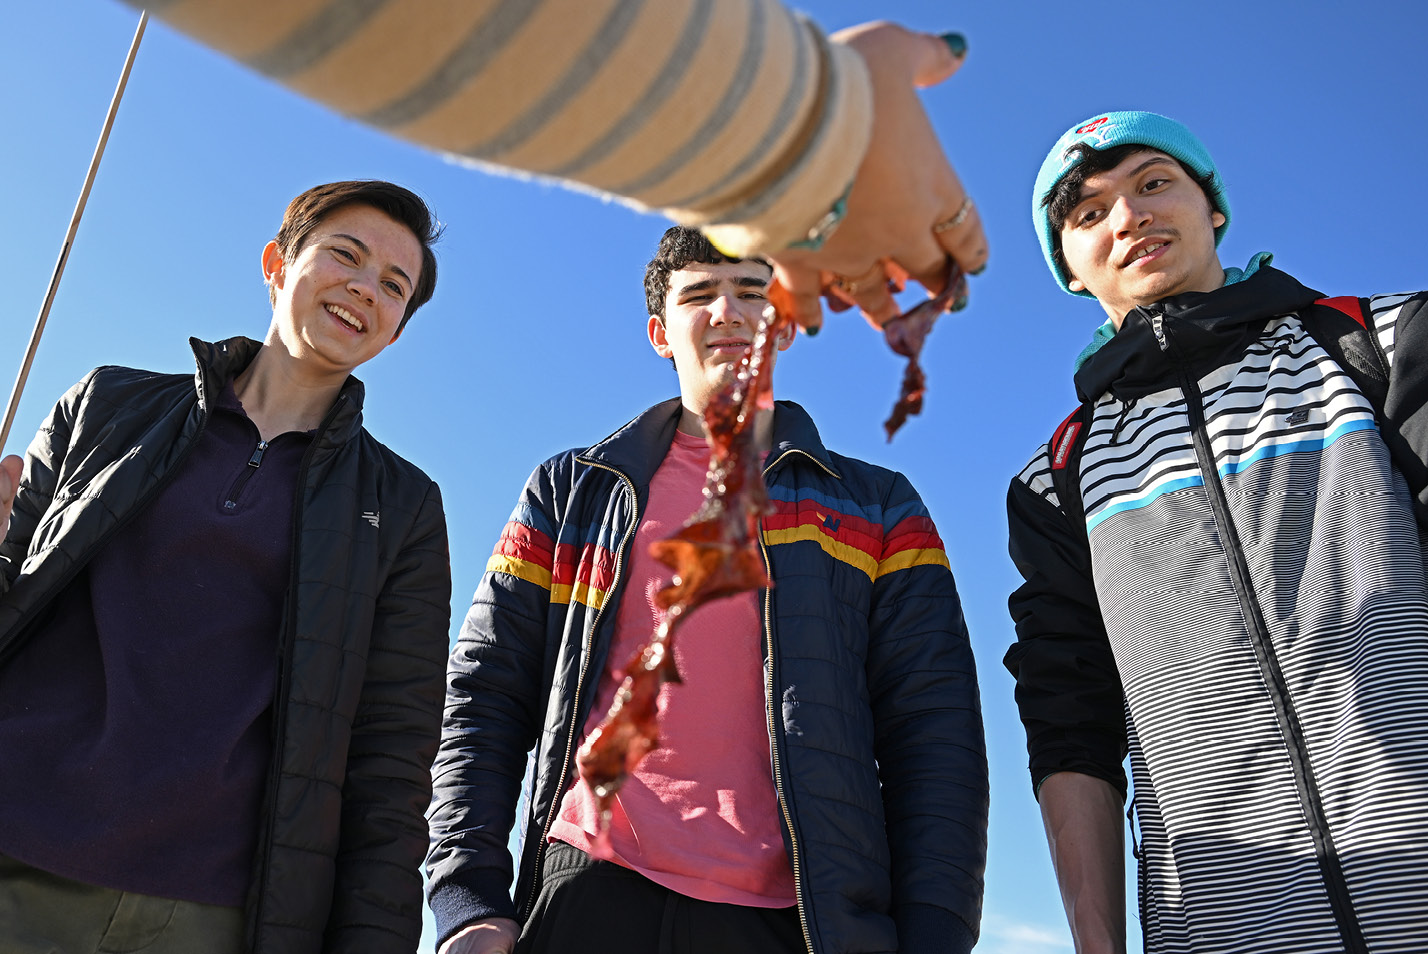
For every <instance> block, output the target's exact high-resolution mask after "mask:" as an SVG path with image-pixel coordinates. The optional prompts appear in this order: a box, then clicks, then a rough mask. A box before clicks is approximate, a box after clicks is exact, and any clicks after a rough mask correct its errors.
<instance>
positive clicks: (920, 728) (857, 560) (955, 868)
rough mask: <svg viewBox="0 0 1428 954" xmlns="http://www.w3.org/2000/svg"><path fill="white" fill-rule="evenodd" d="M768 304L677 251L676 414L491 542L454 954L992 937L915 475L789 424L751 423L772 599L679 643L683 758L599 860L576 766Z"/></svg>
mask: <svg viewBox="0 0 1428 954" xmlns="http://www.w3.org/2000/svg"><path fill="white" fill-rule="evenodd" d="M770 278H771V271H770V268H769V266H768V264H767V263H765V262H763V261H762V260H758V259H744V260H739V259H730V258H727V257H725V256H723V255H722V254H720V253H719V252H718V251H716V250H715V249H714V248H713V246H712V245H710V244H709V242H708V240H707V239H705V238H704V237H703V236H702V235H701V234H700V233H698V232H697V231H694V230H691V229H686V228H680V227H676V228H672V229H670V230H669V231H668V232H666V233H665V236H664V238H663V239H662V240H661V242H660V246H659V250H658V252H657V254H656V257H655V259H654V260H653V261H652V262H650V264H649V266H648V268H647V269H646V273H645V291H646V298H647V303H648V306H649V313H650V317H649V324H648V334H649V341H650V344H651V345H652V346H653V348H654V350H655V352H656V353H657V354H659V355H660V356H662V357H665V358H669V359H672V361H673V363H674V366H675V370H676V372H677V373H678V376H679V386H680V396H679V397H678V398H675V399H672V400H670V401H666V402H665V403H663V404H659V405H656V406H655V407H653V408H651V409H649V410H647V411H645V412H644V413H642V414H640V415H639V416H638V417H636V418H635V419H634V420H633V421H630V422H629V423H628V424H626V425H624V426H623V427H621V428H620V429H619V430H617V431H616V432H615V433H614V434H612V435H610V436H609V437H606V438H605V439H603V440H601V441H600V442H598V443H596V444H594V445H592V446H591V447H589V448H585V449H583V450H578V451H571V452H567V453H565V454H561V455H558V456H556V457H554V458H552V459H551V460H549V461H547V462H546V463H545V464H542V465H541V466H540V467H539V468H537V470H536V472H535V473H534V474H533V475H532V477H531V479H530V481H529V482H528V483H527V485H526V488H525V490H524V492H523V493H522V495H521V497H520V500H519V502H518V503H517V505H516V508H515V511H514V512H513V513H512V515H511V519H510V522H509V523H508V524H507V525H506V529H505V531H504V532H503V533H502V535H501V538H500V540H499V541H498V542H497V544H496V547H495V552H494V553H493V555H492V557H491V560H490V562H489V564H488V565H487V572H486V575H485V577H484V579H483V580H482V582H481V585H480V587H479V589H478V590H477V593H476V597H475V600H474V602H473V605H472V607H471V610H470V611H469V613H468V615H467V618H466V623H465V625H464V627H463V629H462V633H461V638H460V642H459V643H458V645H457V647H456V651H455V652H454V653H453V655H452V658H451V665H450V670H449V675H448V679H449V689H448V698H447V718H446V725H445V729H444V733H443V740H442V748H441V753H440V755H439V756H438V759H437V763H436V767H435V769H434V773H435V787H436V799H435V805H434V808H433V811H432V848H431V853H430V855H429V857H428V868H429V872H430V875H431V889H430V900H431V905H432V909H433V911H434V913H435V915H436V920H437V927H438V933H439V935H440V940H441V942H442V948H441V950H442V951H443V954H469V952H483V954H485V952H502V954H506V952H511V951H513V950H515V951H520V952H522V954H525V952H531V954H545V952H564V951H573V950H580V951H583V952H591V954H599V952H602V951H612V952H613V951H619V952H621V954H628V952H661V954H664V952H668V954H703V952H709V954H715V952H721V954H722V952H728V951H741V952H746V951H747V952H792V951H809V952H811V954H845V952H849V954H851V952H890V951H901V952H919V951H932V950H936V951H939V952H946V951H954V952H965V951H967V950H969V949H970V948H971V946H972V944H973V943H974V942H975V940H976V937H977V928H978V921H979V917H980V909H981V895H982V869H983V863H984V859H985V852H986V812H987V779H986V760H985V754H984V747H983V737H982V725H981V716H980V710H979V703H978V698H977V684H976V675H975V672H974V668H973V662H972V654H971V650H970V647H969V644H968V639H967V633H966V627H965V625H964V623H963V619H962V613H961V607H960V603H959V601H958V598H957V592H956V588H955V586H954V584H953V580H952V574H951V572H950V570H949V568H948V562H947V556H946V554H945V552H944V551H943V547H942V542H941V540H940V539H939V538H938V536H937V532H936V529H935V527H934V526H933V524H932V521H931V519H930V518H929V516H928V514H927V510H926V508H925V507H924V506H923V504H922V501H921V500H920V499H919V498H918V496H917V494H916V492H915V491H914V490H913V489H912V487H911V486H910V485H909V484H908V482H907V480H906V478H904V477H903V476H902V475H900V474H897V473H894V472H892V471H889V470H885V469H883V468H880V467H875V466H873V465H870V464H867V463H864V462H862V461H858V460H854V459H852V458H848V457H844V456H841V455H839V454H835V453H833V452H831V451H828V450H827V449H825V448H824V447H823V444H822V442H821V441H820V440H819V437H818V432H817V430H816V428H815V427H814V425H813V422H812V420H811V419H810V418H809V417H808V414H807V413H806V412H805V411H804V410H803V409H802V408H800V407H799V406H798V405H796V404H793V403H791V402H783V401H781V402H778V403H777V405H776V408H775V409H774V410H772V411H766V412H763V413H762V416H761V418H760V419H759V420H758V421H757V422H756V428H757V429H758V431H759V432H760V436H761V437H762V441H761V446H767V447H770V448H771V449H772V450H771V452H770V453H769V455H768V457H767V459H766V462H765V480H766V482H767V484H768V488H769V496H770V499H771V500H772V502H773V505H774V508H775V510H774V513H773V514H771V515H770V516H768V517H766V518H765V519H764V521H763V532H762V549H763V552H764V554H765V559H766V561H767V566H768V569H769V572H770V576H771V577H772V579H773V580H774V581H775V584H776V585H775V586H774V587H773V588H771V589H769V590H765V591H759V592H749V593H744V594H740V595H737V596H733V597H729V598H726V599H722V600H719V601H716V602H714V603H711V604H709V605H708V606H705V607H703V608H701V609H700V610H699V611H698V612H697V613H695V614H693V615H692V616H691V617H690V618H689V619H688V620H687V621H686V622H685V623H684V624H683V625H682V627H681V630H680V637H679V641H678V643H677V644H676V648H675V657H676V661H677V664H678V667H679V671H680V673H681V674H682V676H683V680H684V681H683V683H681V684H678V685H666V686H665V687H664V688H663V689H661V690H660V698H659V708H660V717H661V736H660V747H659V748H658V749H656V750H654V751H653V752H652V753H650V754H649V755H648V756H647V757H646V758H645V759H644V761H643V762H641V763H640V765H639V767H638V768H637V769H636V771H635V772H634V773H633V775H632V776H631V778H630V779H629V780H628V781H627V782H626V783H625V785H624V787H623V788H621V789H620V791H619V793H618V795H617V796H616V798H615V801H614V804H613V807H612V823H611V847H612V849H613V858H612V860H609V861H602V860H596V859H595V858H593V857H592V855H591V852H592V849H593V846H594V841H595V836H596V832H597V818H598V811H597V808H596V806H595V802H594V797H593V795H592V793H591V792H590V790H589V788H588V786H587V785H586V784H585V783H584V782H583V781H581V780H580V779H579V777H578V774H577V772H576V771H575V765H574V752H575V750H576V749H577V748H578V747H579V745H580V743H581V742H582V741H583V739H584V738H585V737H586V735H588V734H589V732H590V731H591V730H592V729H593V728H594V727H595V726H596V725H597V724H598V723H599V721H600V720H601V718H602V717H603V715H604V713H605V712H606V710H607V709H608V708H609V705H610V701H611V699H612V697H613V695H614V693H615V690H616V688H617V687H618V685H619V682H620V680H621V678H622V676H623V673H621V672H620V671H619V667H621V666H622V665H624V663H625V661H626V660H627V659H629V658H630V656H631V655H632V653H633V652H634V651H635V649H636V647H638V646H639V645H640V644H641V643H642V642H643V641H644V640H646V639H647V638H648V636H649V635H650V633H651V632H652V631H653V629H654V627H655V625H656V624H657V623H658V622H659V611H658V610H656V609H655V607H654V603H653V600H652V597H653V594H654V593H655V592H656V591H657V590H658V589H660V588H661V587H663V586H664V585H665V584H666V583H667V581H668V577H669V571H668V569H667V568H666V567H664V566H663V565H662V564H660V563H658V562H657V561H655V560H654V559H653V558H652V557H650V556H649V555H648V548H649V544H650V543H651V542H654V541H656V540H660V539H663V538H664V537H667V536H669V535H671V534H672V533H674V532H675V531H676V530H678V529H679V527H680V526H681V525H682V524H683V523H684V521H685V520H686V519H687V518H688V517H689V516H690V515H691V514H692V513H693V512H694V511H695V510H696V509H697V508H698V506H699V504H700V502H701V492H702V489H703V486H704V474H705V468H706V464H707V461H708V449H707V447H706V445H705V441H704V434H703V422H702V417H701V415H702V412H703V410H704V407H705V406H706V405H707V403H708V402H709V400H710V399H711V398H712V397H713V396H714V395H715V394H717V393H718V391H719V389H720V387H721V385H722V384H723V382H724V380H725V379H726V377H727V375H728V373H729V368H730V365H731V363H732V362H734V361H736V360H737V359H738V357H739V356H740V354H741V353H742V352H743V350H744V349H745V348H746V347H747V346H748V344H749V342H750V341H751V340H752V338H753V335H754V328H755V324H756V322H757V320H758V317H759V315H760V313H761V312H762V311H763V309H764V308H765V307H766V306H767V299H766V292H767V286H768V283H769V281H770ZM792 343H793V333H792V332H789V333H788V334H787V336H786V337H785V338H784V339H782V340H781V341H779V350H780V351H783V350H786V349H787V348H788V347H789V346H790V345H791V344H792ZM528 754H529V755H530V757H531V758H532V759H533V760H534V761H533V763H532V764H533V769H532V770H531V771H527V763H528ZM523 776H524V777H525V779H526V790H525V792H524V798H522V794H523V793H522V791H521V788H522V778H523ZM518 804H520V805H523V806H524V807H525V813H526V814H525V818H524V820H523V828H524V832H525V835H526V837H525V839H524V850H523V851H522V859H521V864H520V871H519V877H518V879H517V880H516V884H515V896H514V902H513V901H512V896H511V879H512V873H513V872H512V860H511V857H510V855H509V853H508V851H507V848H506V842H507V834H508V832H509V831H510V829H511V827H512V824H513V823H514V821H515V814H516V809H517V806H518Z"/></svg>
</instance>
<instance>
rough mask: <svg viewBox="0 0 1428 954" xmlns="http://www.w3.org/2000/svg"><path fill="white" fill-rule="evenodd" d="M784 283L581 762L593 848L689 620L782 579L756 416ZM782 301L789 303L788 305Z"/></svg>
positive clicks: (765, 393) (739, 376) (654, 719)
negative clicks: (591, 800)
mask: <svg viewBox="0 0 1428 954" xmlns="http://www.w3.org/2000/svg"><path fill="white" fill-rule="evenodd" d="M781 292H782V289H779V288H778V287H777V284H776V283H775V285H774V286H773V287H771V288H770V290H769V298H770V301H772V302H773V303H774V307H773V308H771V309H768V310H766V311H765V313H764V316H763V318H762V319H761V320H760V322H759V325H758V328H757V329H756V331H755V335H754V341H753V345H752V346H751V347H750V348H749V350H748V351H747V352H745V354H744V356H743V357H742V358H741V359H740V361H739V362H738V363H737V364H736V365H735V368H734V373H733V374H732V375H731V376H730V379H729V382H728V383H727V385H726V386H725V387H724V388H723V389H722V390H721V391H720V392H719V393H718V394H717V395H716V396H715V397H714V399H713V400H712V401H710V403H709V406H708V407H707V408H705V410H704V433H705V435H706V439H707V440H708V442H709V471H708V474H707V475H706V477H705V482H704V503H703V504H702V505H701V506H700V508H699V510H698V511H697V512H696V513H695V514H694V515H693V516H692V517H690V518H689V521H688V522H687V523H685V525H684V527H683V528H682V529H681V530H680V531H679V532H678V533H676V534H675V535H674V536H672V537H669V538H668V539H665V540H659V541H656V542H655V543H652V544H650V554H651V555H652V556H654V557H655V558H656V559H658V560H659V561H660V562H662V563H664V564H665V565H666V566H668V567H669V568H670V569H672V570H673V571H674V575H673V577H672V579H671V580H670V584H669V585H668V586H666V587H664V588H663V589H661V590H660V591H659V592H658V593H656V594H655V604H656V605H657V606H658V607H659V608H660V609H662V610H664V613H665V615H664V618H663V620H661V622H660V624H659V626H658V627H656V629H655V632H654V635H653V636H651V637H650V640H649V642H647V643H646V644H645V645H644V646H642V647H640V649H639V650H638V651H637V652H636V653H635V655H634V656H633V657H632V658H631V659H630V660H629V661H628V662H627V663H626V664H625V668H624V672H625V679H624V682H623V683H621V685H620V688H619V689H618V690H617V691H616V693H615V699H614V702H613V703H612V704H611V706H610V710H609V712H608V713H607V714H606V716H605V718H604V720H602V721H601V723H600V724H599V725H598V726H597V727H596V728H595V730H594V731H593V732H591V733H590V736H589V737H588V738H587V739H586V740H585V742H584V744H583V745H581V746H580V751H579V752H578V753H577V755H576V764H577V765H578V766H579V769H580V774H581V776H582V777H583V778H584V779H585V782H586V784H587V785H589V786H590V790H591V792H593V793H594V795H595V799H596V803H597V804H598V806H599V809H600V824H599V830H598V831H597V832H596V839H595V844H594V848H593V853H594V855H595V856H596V857H600V858H608V857H610V851H611V849H610V834H609V832H610V805H611V803H612V802H613V800H614V797H615V794H616V793H617V792H618V791H619V790H620V787H621V786H622V785H623V784H624V783H625V780H626V779H627V778H629V776H630V773H631V772H633V771H634V770H635V766H636V765H638V764H639V762H640V760H641V759H643V758H644V757H645V756H646V755H647V754H649V753H650V752H651V751H653V750H654V749H656V748H658V747H659V721H658V715H659V691H660V687H661V686H663V685H664V684H665V683H667V682H674V683H677V682H680V681H681V680H680V677H679V670H678V669H677V668H676V667H675V662H674V636H675V632H676V630H677V629H678V627H679V624H680V623H681V622H683V620H685V619H686V618H688V616H689V614H690V613H691V612H693V611H694V610H695V609H696V608H697V607H699V606H701V605H703V604H704V603H707V602H708V601H710V600H714V599H719V598H720V597H723V596H733V595H734V594H736V593H742V592H744V591H745V590H751V589H757V588H761V587H767V586H772V585H773V584H772V582H771V581H770V580H769V578H768V574H767V572H766V571H765V568H764V562H763V556H762V553H761V552H760V549H759V546H758V539H759V525H760V521H761V520H762V519H763V517H764V515H765V514H766V513H767V512H768V511H769V502H768V494H767V492H766V490H765V488H764V480H763V474H762V472H761V466H760V457H761V452H762V450H763V448H761V447H758V446H756V444H757V441H756V437H755V428H754V424H755V421H756V420H757V418H758V413H759V412H760V411H761V410H769V409H771V408H772V407H773V396H772V390H771V381H770V380H769V375H768V373H767V369H768V366H769V362H770V360H771V358H772V355H773V352H774V348H775V347H776V342H777V338H778V329H779V328H781V327H782V326H783V324H784V322H786V320H787V319H786V318H781V317H778V316H779V315H780V314H782V315H787V314H788V313H789V311H788V308H787V305H786V298H781V297H780V293H781ZM781 301H782V302H784V304H782V306H781V304H780V303H781Z"/></svg>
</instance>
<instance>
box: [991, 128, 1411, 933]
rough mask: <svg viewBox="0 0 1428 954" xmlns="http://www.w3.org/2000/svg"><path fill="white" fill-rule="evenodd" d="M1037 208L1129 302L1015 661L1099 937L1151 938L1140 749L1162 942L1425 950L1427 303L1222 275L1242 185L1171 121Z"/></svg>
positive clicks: (1019, 613) (1058, 445) (1093, 380)
mask: <svg viewBox="0 0 1428 954" xmlns="http://www.w3.org/2000/svg"><path fill="white" fill-rule="evenodd" d="M1032 215H1033V219H1034V221H1035V224H1036V229H1037V233H1038V235H1039V236H1040V239H1041V245H1042V250H1043V252H1044V253H1045V256H1046V261H1047V264H1048V265H1049V266H1050V268H1051V272H1052V275H1053V276H1054V277H1055V279H1056V281H1057V283H1058V284H1060V285H1061V287H1062V288H1063V289H1065V290H1066V291H1067V292H1069V293H1071V294H1073V295H1078V296H1081V297H1088V298H1094V299H1095V300H1096V301H1098V302H1099V303H1100V304H1101V306H1102V308H1103V309H1104V310H1105V311H1106V313H1107V316H1108V319H1109V320H1108V321H1107V322H1106V324H1105V325H1104V326H1103V327H1102V328H1101V329H1100V330H1099V331H1098V332H1097V334H1096V336H1095V340H1094V341H1093V342H1092V343H1091V345H1090V346H1089V347H1087V348H1086V350H1085V351H1084V352H1082V354H1081V356H1080V358H1079V360H1078V362H1077V371H1076V378H1075V380H1076V388H1077V392H1078V396H1079V397H1080V399H1081V400H1082V401H1083V402H1084V403H1083V405H1082V407H1081V408H1079V409H1078V410H1077V411H1076V412H1075V413H1074V414H1072V415H1071V417H1069V418H1068V419H1067V420H1066V421H1065V422H1064V423H1063V425H1062V426H1061V427H1060V428H1058V429H1057V430H1056V432H1055V433H1054V434H1053V436H1052V439H1051V440H1050V441H1049V442H1048V443H1047V444H1046V445H1044V446H1043V447H1042V448H1041V449H1040V450H1039V451H1038V452H1037V454H1036V456H1035V457H1034V458H1033V459H1032V461H1031V463H1030V464H1028V465H1027V467H1026V468H1025V469H1024V470H1023V471H1022V472H1021V473H1020V474H1018V475H1017V477H1016V479H1015V480H1013V481H1012V485H1011V491H1010V494H1009V497H1008V510H1009V530H1010V537H1011V553H1012V558H1013V560H1014V561H1015V562H1016V564H1017V568H1018V569H1019V570H1020V571H1021V573H1022V575H1023V576H1024V578H1025V580H1026V582H1025V584H1024V585H1023V586H1022V587H1020V588H1019V589H1018V590H1017V591H1016V593H1015V594H1013V596H1012V598H1011V611H1012V616H1013V618H1014V619H1015V621H1016V626H1017V634H1018V641H1017V643H1016V644H1015V645H1014V646H1013V647H1012V648H1011V650H1010V651H1009V652H1008V653H1007V657H1006V664H1007V667H1008V668H1009V669H1010V670H1011V672H1012V674H1013V675H1014V676H1015V677H1016V680H1017V690H1016V691H1017V702H1018V705H1019V707H1020V710H1021V717H1022V721H1023V723H1024V724H1025V726H1026V731H1027V739H1028V749H1029V752H1030V767H1031V775H1032V783H1033V786H1034V788H1035V791H1036V793H1037V797H1038V799H1039V801H1040V803H1041V810H1042V816H1043V819H1044V820H1045V823H1046V831H1047V838H1048V841H1049V843H1050V847H1051V854H1052V860H1053V863H1054V865H1055V868H1056V873H1057V878H1058V880H1059V882H1060V885H1061V892H1062V898H1063V900H1064V902H1065V905H1066V911H1067V916H1068V918H1069V920H1070V922H1071V929H1072V933H1073V934H1074V935H1075V939H1076V949H1077V951H1078V952H1092V951H1123V950H1124V949H1125V895H1124V876H1123V871H1122V857H1123V852H1124V848H1123V828H1122V823H1121V814H1122V811H1123V802H1124V800H1125V796H1126V791H1127V783H1126V776H1125V773H1124V771H1123V769H1122V761H1123V760H1124V759H1125V757H1126V756H1127V755H1129V757H1130V766H1131V778H1132V779H1133V781H1134V797H1133V799H1132V808H1131V811H1130V815H1131V816H1132V820H1133V823H1134V825H1135V827H1136V829H1137V834H1138V849H1137V852H1136V856H1137V858H1138V860H1139V865H1140V876H1139V895H1140V897H1139V903H1140V912H1139V917H1140V922H1141V926H1142V929H1143V931H1144V933H1145V949H1146V950H1147V951H1153V952H1159V951H1194V952H1196V954H1206V952H1220V951H1225V952H1228V951H1234V952H1236V954H1243V952H1246V951H1256V952H1272V951H1283V952H1291V951H1292V952H1295V954H1300V952H1307V951H1325V952H1327V951H1336V952H1337V951H1357V952H1366V951H1372V952H1381V951H1405V952H1406V951H1413V950H1421V947H1422V940H1423V937H1424V930H1425V929H1424V922H1423V911H1424V909H1425V908H1424V904H1425V901H1428V757H1426V756H1428V741H1425V740H1428V586H1426V585H1425V578H1424V569H1423V567H1424V562H1423V556H1424V554H1423V547H1422V545H1421V543H1420V526H1421V525H1422V524H1423V521H1424V518H1425V514H1428V489H1425V487H1428V468H1425V466H1424V464H1423V461H1424V460H1425V459H1428V412H1425V411H1422V410H1421V408H1423V407H1424V406H1425V401H1424V394H1425V393H1428V374H1425V372H1424V371H1423V370H1422V369H1421V368H1420V367H1419V364H1418V362H1416V361H1413V360H1412V356H1415V355H1417V354H1421V353H1425V351H1424V349H1425V348H1428V340H1425V341H1424V342H1419V341H1418V340H1417V339H1418V338H1419V337H1420V336H1424V337H1425V338H1428V330H1425V324H1428V305H1425V303H1428V293H1421V292H1420V293H1418V294H1408V295H1384V296H1378V297H1373V298H1365V299H1359V298H1337V299H1324V298H1323V296H1322V295H1321V294H1320V293H1319V292H1317V291H1312V290H1310V289H1309V288H1306V287H1305V286H1304V285H1301V284H1300V283H1299V282H1298V281H1296V280H1295V279H1293V278H1291V277H1290V276H1289V275H1287V274H1285V273H1284V272H1281V271H1279V270H1277V269H1275V268H1272V267H1270V265H1269V261H1270V256H1269V254H1268V253H1263V252H1262V253H1260V254H1258V255H1256V256H1254V257H1253V258H1252V259H1251V260H1250V261H1249V263H1248V264H1247V265H1246V267H1245V268H1243V269H1238V268H1225V267H1223V266H1222V265H1221V263H1220V260H1219V256H1218V253H1217V251H1216V248H1217V246H1218V243H1219V241H1220V238H1221V237H1222V236H1223V234H1224V232H1225V229H1226V227H1227V226H1228V224H1229V221H1230V209H1229V204H1228V202H1227V200H1226V197H1225V188H1224V183H1223V181H1222V179H1221V177H1220V174H1219V171H1218V170H1217V168H1216V166H1215V163H1214V160H1213V159H1211V157H1210V154H1209V152H1208V151H1207V150H1206V149H1205V147H1204V146H1203V145H1202V144H1201V143H1200V141H1199V140H1198V139H1196V138H1195V136H1194V135H1192V134H1191V133H1190V132H1189V130H1187V129H1186V128H1185V127H1184V126H1181V125H1180V124H1179V123H1177V122H1174V121H1173V120H1170V119H1167V118H1165V117H1163V116H1158V115H1155V114H1153V113H1144V112H1113V113H1103V114H1098V115H1095V116H1092V117H1090V118H1089V119H1087V120H1086V121H1085V122H1083V123H1079V124H1077V125H1076V126H1074V127H1072V128H1071V129H1070V130H1068V131H1067V132H1066V134H1065V135H1063V136H1062V137H1061V138H1060V139H1059V140H1058V141H1057V143H1056V145H1055V146H1054V147H1053V148H1052V150H1051V153H1050V154H1049V155H1048V156H1047V158H1046V161H1045V162H1044V163H1043V164H1042V167H1041V171H1040V173H1039V174H1038V176H1037V180H1036V188H1035V194H1034V199H1033V209H1032ZM1395 355H1403V356H1405V357H1403V358H1402V359H1401V360H1395Z"/></svg>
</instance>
